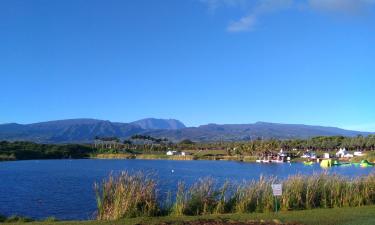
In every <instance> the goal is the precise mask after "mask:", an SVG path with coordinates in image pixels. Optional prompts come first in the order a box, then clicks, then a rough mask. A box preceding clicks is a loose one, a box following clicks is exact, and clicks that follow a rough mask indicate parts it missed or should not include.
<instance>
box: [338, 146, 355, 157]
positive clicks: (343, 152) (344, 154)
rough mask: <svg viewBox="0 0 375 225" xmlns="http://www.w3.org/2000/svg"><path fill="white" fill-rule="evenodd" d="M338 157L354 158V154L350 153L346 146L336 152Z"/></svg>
mask: <svg viewBox="0 0 375 225" xmlns="http://www.w3.org/2000/svg"><path fill="white" fill-rule="evenodd" d="M336 157H338V158H353V155H352V154H349V153H348V152H347V151H346V149H345V148H340V150H339V151H338V152H337V153H336Z"/></svg>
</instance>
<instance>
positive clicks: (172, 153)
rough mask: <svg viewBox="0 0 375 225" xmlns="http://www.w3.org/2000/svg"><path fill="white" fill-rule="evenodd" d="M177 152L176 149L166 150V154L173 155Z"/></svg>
mask: <svg viewBox="0 0 375 225" xmlns="http://www.w3.org/2000/svg"><path fill="white" fill-rule="evenodd" d="M176 153H177V152H176V151H171V150H169V151H167V155H169V156H171V155H175V154H176Z"/></svg>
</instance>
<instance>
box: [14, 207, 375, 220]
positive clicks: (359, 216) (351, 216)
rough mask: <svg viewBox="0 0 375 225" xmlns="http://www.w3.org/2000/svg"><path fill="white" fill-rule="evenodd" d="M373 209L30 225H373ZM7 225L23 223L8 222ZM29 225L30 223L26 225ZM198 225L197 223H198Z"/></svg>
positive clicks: (315, 210) (314, 210) (146, 218)
mask: <svg viewBox="0 0 375 225" xmlns="http://www.w3.org/2000/svg"><path fill="white" fill-rule="evenodd" d="M374 214H375V206H365V207H358V208H335V209H313V210H301V211H288V212H279V213H277V214H276V213H250V214H238V213H237V214H224V215H204V216H194V217H192V216H165V217H137V218H126V219H121V220H116V221H61V222H53V221H40V222H33V223H31V224H32V225H161V224H164V225H167V224H168V225H182V224H187V222H194V221H195V222H197V221H202V223H201V224H204V223H203V222H204V221H212V222H214V221H216V222H222V223H224V222H227V223H229V224H231V223H233V222H237V221H238V222H249V221H274V222H275V224H278V223H280V222H282V223H292V224H295V223H300V224H304V225H373V224H375V217H374ZM10 224H22V223H18V222H10ZM27 224H29V223H27ZM198 224H199V223H198Z"/></svg>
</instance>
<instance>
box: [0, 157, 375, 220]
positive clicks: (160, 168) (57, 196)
mask: <svg viewBox="0 0 375 225" xmlns="http://www.w3.org/2000/svg"><path fill="white" fill-rule="evenodd" d="M123 170H129V171H138V170H143V171H146V172H147V171H149V172H153V173H154V174H155V178H156V179H158V180H159V181H160V184H159V189H160V193H166V192H167V191H174V190H175V189H176V186H177V182H178V181H185V182H186V183H187V184H190V183H192V182H195V181H196V180H197V179H198V178H201V177H208V176H210V177H213V178H215V179H217V180H218V181H219V182H224V181H225V180H232V181H238V182H241V181H243V180H251V179H257V178H259V176H260V175H261V174H262V175H265V176H277V177H278V178H286V177H288V176H289V175H293V174H307V175H308V174H313V173H321V172H322V171H323V169H321V168H320V167H319V165H314V166H305V165H303V164H301V163H294V164H287V163H285V164H255V163H242V162H228V161H169V160H44V161H39V160H31V161H15V162H1V163H0V214H2V215H6V216H11V215H22V216H28V217H32V218H35V219H43V218H46V217H50V216H54V217H56V218H58V219H62V220H84V219H92V218H93V215H94V212H95V210H96V202H95V194H94V189H93V184H94V182H98V181H101V180H102V179H104V178H106V177H107V176H108V175H109V174H110V173H111V172H113V173H116V172H119V171H123ZM328 171H329V172H330V173H337V174H342V175H345V176H348V177H355V176H360V175H367V174H369V173H371V172H372V171H375V169H372V168H358V167H332V168H329V169H328Z"/></svg>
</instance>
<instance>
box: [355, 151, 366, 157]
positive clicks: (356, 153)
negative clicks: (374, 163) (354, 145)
mask: <svg viewBox="0 0 375 225" xmlns="http://www.w3.org/2000/svg"><path fill="white" fill-rule="evenodd" d="M353 155H354V156H363V155H364V154H363V152H360V151H357V152H354V153H353Z"/></svg>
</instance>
